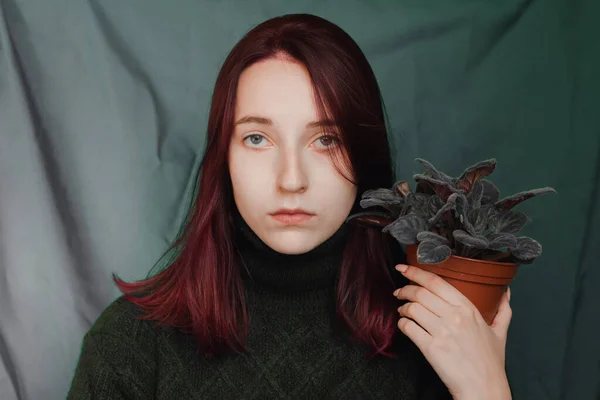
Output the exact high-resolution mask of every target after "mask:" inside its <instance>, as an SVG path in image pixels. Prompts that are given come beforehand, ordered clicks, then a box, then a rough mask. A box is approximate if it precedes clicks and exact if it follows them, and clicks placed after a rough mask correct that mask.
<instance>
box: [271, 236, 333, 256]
mask: <svg viewBox="0 0 600 400" xmlns="http://www.w3.org/2000/svg"><path fill="white" fill-rule="evenodd" d="M321 242H322V241H319V240H318V238H317V237H315V235H314V234H311V233H310V232H285V233H283V232H282V233H277V234H276V235H273V237H271V238H269V240H268V241H267V242H266V244H267V246H269V247H270V248H272V249H273V250H275V251H276V252H278V253H281V254H289V255H297V254H304V253H308V252H309V251H311V250H312V249H314V248H315V247H317V246H318V245H319V244H320V243H321Z"/></svg>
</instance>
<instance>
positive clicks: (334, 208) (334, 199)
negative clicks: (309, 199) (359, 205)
mask: <svg viewBox="0 0 600 400" xmlns="http://www.w3.org/2000/svg"><path fill="white" fill-rule="evenodd" d="M319 180H320V182H319V187H320V188H322V189H321V190H319V197H320V203H321V204H323V205H324V206H326V208H327V209H328V213H329V214H331V215H332V216H335V217H336V218H337V219H339V218H345V217H346V216H347V214H348V213H349V212H350V209H351V208H352V206H353V205H354V200H355V198H356V192H357V189H356V186H355V185H354V184H352V183H351V182H348V181H347V180H346V178H344V177H343V176H341V175H339V174H338V172H337V171H335V170H334V171H331V172H330V173H328V174H320V175H319Z"/></svg>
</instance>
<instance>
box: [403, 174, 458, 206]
mask: <svg viewBox="0 0 600 400" xmlns="http://www.w3.org/2000/svg"><path fill="white" fill-rule="evenodd" d="M413 178H414V179H415V181H416V182H417V188H418V189H419V188H420V189H421V190H423V191H424V192H423V193H426V191H425V190H426V187H429V188H430V189H431V190H433V192H434V193H435V194H437V195H438V196H440V198H441V199H442V200H444V201H447V200H448V197H450V195H451V194H452V193H457V192H458V190H457V189H456V188H455V187H454V186H453V185H452V184H451V183H448V182H444V181H441V180H437V179H434V178H432V177H429V176H426V175H423V174H416V175H414V176H413ZM421 190H417V191H421Z"/></svg>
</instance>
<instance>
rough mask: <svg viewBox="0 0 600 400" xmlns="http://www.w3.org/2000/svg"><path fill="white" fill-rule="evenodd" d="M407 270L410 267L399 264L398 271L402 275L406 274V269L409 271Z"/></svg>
mask: <svg viewBox="0 0 600 400" xmlns="http://www.w3.org/2000/svg"><path fill="white" fill-rule="evenodd" d="M407 268H408V267H407V266H406V265H404V264H398V265H396V269H397V270H398V271H400V272H402V273H404V272H406V269H407Z"/></svg>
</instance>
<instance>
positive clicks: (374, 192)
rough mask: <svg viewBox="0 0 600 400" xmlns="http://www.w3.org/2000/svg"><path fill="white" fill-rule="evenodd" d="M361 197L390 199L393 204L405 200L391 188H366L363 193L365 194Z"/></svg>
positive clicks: (381, 199)
mask: <svg viewBox="0 0 600 400" xmlns="http://www.w3.org/2000/svg"><path fill="white" fill-rule="evenodd" d="M361 198H362V199H363V200H367V199H377V200H380V201H389V202H391V204H397V202H401V201H403V199H402V198H401V197H400V196H398V194H397V193H395V192H394V191H393V190H391V189H369V190H365V192H364V193H363V195H362V197H361Z"/></svg>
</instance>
